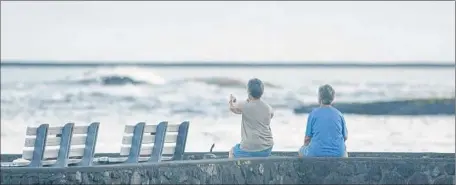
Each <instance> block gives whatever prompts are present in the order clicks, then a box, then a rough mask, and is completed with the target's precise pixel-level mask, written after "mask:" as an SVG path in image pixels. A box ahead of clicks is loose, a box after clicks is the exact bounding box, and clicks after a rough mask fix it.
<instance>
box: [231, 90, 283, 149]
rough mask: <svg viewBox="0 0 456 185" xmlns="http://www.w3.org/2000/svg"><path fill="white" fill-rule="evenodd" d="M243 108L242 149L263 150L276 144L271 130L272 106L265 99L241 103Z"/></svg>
mask: <svg viewBox="0 0 456 185" xmlns="http://www.w3.org/2000/svg"><path fill="white" fill-rule="evenodd" d="M239 108H240V109H241V110H242V124H241V149H242V150H245V151H250V152H254V151H262V150H266V149H268V148H271V147H272V146H273V145H274V141H273V138H272V132H271V127H270V124H271V119H272V118H271V117H272V114H273V110H272V107H271V106H269V105H268V104H267V103H266V102H264V101H263V100H261V99H260V100H253V101H249V102H242V103H240V104H239Z"/></svg>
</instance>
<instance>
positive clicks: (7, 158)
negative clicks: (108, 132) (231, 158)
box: [0, 151, 455, 162]
mask: <svg viewBox="0 0 456 185" xmlns="http://www.w3.org/2000/svg"><path fill="white" fill-rule="evenodd" d="M206 154H209V152H186V153H185V154H184V159H185V160H197V159H203V158H204V155H206ZM211 154H213V155H215V156H216V158H217V159H223V158H228V152H213V153H211ZM271 155H272V156H288V157H293V156H298V153H297V152H283V151H276V152H272V154H271ZM95 156H96V157H103V156H104V157H116V156H119V154H118V153H98V154H95ZM348 156H349V157H382V158H454V157H455V153H430V152H429V153H419V152H415V153H408V152H349V153H348ZM18 158H21V154H1V155H0V159H1V162H11V161H13V160H15V159H18Z"/></svg>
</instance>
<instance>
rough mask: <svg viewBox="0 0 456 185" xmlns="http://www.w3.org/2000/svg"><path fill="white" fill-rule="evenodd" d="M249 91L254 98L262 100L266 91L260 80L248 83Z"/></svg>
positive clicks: (255, 79) (252, 80)
mask: <svg viewBox="0 0 456 185" xmlns="http://www.w3.org/2000/svg"><path fill="white" fill-rule="evenodd" d="M247 91H248V92H249V95H250V96H252V97H253V98H261V96H262V95H263V91H264V85H263V82H262V81H261V80H260V79H258V78H252V79H250V80H249V83H247Z"/></svg>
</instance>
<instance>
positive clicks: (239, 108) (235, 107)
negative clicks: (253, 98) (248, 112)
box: [229, 95, 248, 114]
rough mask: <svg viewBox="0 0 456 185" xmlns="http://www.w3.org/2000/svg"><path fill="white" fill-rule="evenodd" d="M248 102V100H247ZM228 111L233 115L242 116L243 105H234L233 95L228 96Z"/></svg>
mask: <svg viewBox="0 0 456 185" xmlns="http://www.w3.org/2000/svg"><path fill="white" fill-rule="evenodd" d="M247 101H248V100H247ZM229 104H230V105H229V106H230V111H231V112H233V113H235V114H242V105H243V103H236V98H234V97H233V95H230V102H229Z"/></svg>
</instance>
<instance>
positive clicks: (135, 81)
mask: <svg viewBox="0 0 456 185" xmlns="http://www.w3.org/2000/svg"><path fill="white" fill-rule="evenodd" d="M191 82H196V83H204V84H206V85H215V86H218V87H225V88H245V87H246V85H247V82H246V81H245V80H240V79H236V78H229V77H217V76H214V77H200V78H184V79H177V80H170V81H168V80H165V79H164V78H163V77H161V76H159V75H157V74H155V73H154V72H153V71H151V70H150V69H141V68H137V67H117V68H101V69H95V70H89V71H86V72H84V73H83V74H82V75H77V76H68V77H66V78H65V79H63V80H58V81H57V82H55V83H59V84H79V85H93V84H98V85H103V86H123V85H165V84H169V85H181V84H182V83H191ZM264 85H265V87H269V88H282V87H281V86H279V85H275V84H273V83H271V82H264Z"/></svg>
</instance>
